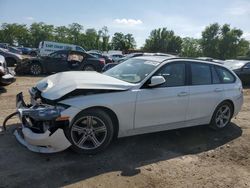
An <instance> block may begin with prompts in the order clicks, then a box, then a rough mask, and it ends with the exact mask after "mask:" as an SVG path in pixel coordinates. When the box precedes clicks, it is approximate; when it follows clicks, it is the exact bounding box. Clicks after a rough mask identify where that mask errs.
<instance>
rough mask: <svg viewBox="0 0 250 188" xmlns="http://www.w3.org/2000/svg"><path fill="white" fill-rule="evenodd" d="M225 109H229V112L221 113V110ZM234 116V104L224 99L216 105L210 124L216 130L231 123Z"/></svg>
mask: <svg viewBox="0 0 250 188" xmlns="http://www.w3.org/2000/svg"><path fill="white" fill-rule="evenodd" d="M223 109H224V111H225V110H226V109H228V112H227V113H226V112H225V113H226V114H224V115H222V114H221V113H220V112H221V111H220V110H222V111H223ZM232 116H233V106H232V104H231V103H230V102H227V101H224V102H222V103H220V104H219V105H218V106H217V107H216V109H215V111H214V113H213V116H212V119H211V121H210V124H209V126H210V128H212V129H214V130H218V129H223V128H225V127H226V126H228V125H229V124H230V122H231V119H232ZM227 117H228V118H227ZM221 119H222V120H221Z"/></svg>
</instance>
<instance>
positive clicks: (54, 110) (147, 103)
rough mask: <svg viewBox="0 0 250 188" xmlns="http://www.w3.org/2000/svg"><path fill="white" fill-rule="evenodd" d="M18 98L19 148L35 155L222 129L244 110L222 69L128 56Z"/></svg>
mask: <svg viewBox="0 0 250 188" xmlns="http://www.w3.org/2000/svg"><path fill="white" fill-rule="evenodd" d="M30 94H31V101H32V104H31V105H28V106H26V105H25V103H24V101H23V98H22V94H21V93H20V94H18V95H17V109H18V111H19V114H20V119H21V121H22V127H21V128H20V129H18V130H16V131H15V135H16V137H17V139H18V140H19V142H21V143H22V144H23V145H25V146H26V147H27V148H28V149H30V150H32V151H35V152H42V153H52V152H58V151H62V150H65V149H66V148H68V147H71V148H73V149H74V150H75V151H77V152H81V153H86V154H93V153H97V152H99V151H102V150H103V149H105V148H106V147H107V146H108V145H109V144H110V143H111V141H112V139H113V138H115V137H124V136H131V135H137V134H144V133H150V132H157V131H163V130H169V129H177V128H183V127H190V126H196V125H209V126H210V127H212V128H214V129H222V128H224V127H226V126H227V125H228V124H229V123H230V120H231V118H232V117H234V116H236V115H237V114H238V112H239V111H240V109H241V106H242V104H243V91H242V84H241V81H240V80H239V78H238V77H237V76H236V75H235V73H233V72H232V71H230V70H229V69H227V68H225V67H224V66H223V65H220V64H217V63H212V62H206V61H202V60H195V59H194V60H192V59H183V58H173V57H166V56H142V57H136V58H131V59H129V60H127V61H125V62H123V63H121V64H119V65H117V66H116V67H114V68H112V69H110V70H108V71H107V72H105V73H103V74H100V73H96V72H63V73H58V74H54V75H51V76H49V77H47V78H44V79H43V80H41V81H40V82H38V83H37V85H36V86H35V87H33V88H31V90H30Z"/></svg>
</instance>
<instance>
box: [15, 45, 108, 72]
mask: <svg viewBox="0 0 250 188" xmlns="http://www.w3.org/2000/svg"><path fill="white" fill-rule="evenodd" d="M104 65H105V60H104V59H102V58H96V57H94V56H92V55H91V54H88V53H86V52H80V51H72V50H59V51H56V52H53V53H51V54H49V56H46V57H37V58H31V59H28V60H26V61H23V62H22V63H19V64H18V65H17V67H16V69H15V71H16V73H17V74H23V73H28V74H32V75H40V74H43V73H48V74H50V73H55V72H63V71H70V70H85V71H97V72H101V71H102V68H103V67H104Z"/></svg>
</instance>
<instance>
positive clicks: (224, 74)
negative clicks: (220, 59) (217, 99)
mask: <svg viewBox="0 0 250 188" xmlns="http://www.w3.org/2000/svg"><path fill="white" fill-rule="evenodd" d="M216 71H217V72H218V75H219V77H220V79H221V81H222V83H233V82H235V76H234V75H233V74H232V73H231V72H230V71H228V70H227V69H225V68H223V67H218V66H216Z"/></svg>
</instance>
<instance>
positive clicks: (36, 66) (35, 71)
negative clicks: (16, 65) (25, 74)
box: [29, 62, 43, 76]
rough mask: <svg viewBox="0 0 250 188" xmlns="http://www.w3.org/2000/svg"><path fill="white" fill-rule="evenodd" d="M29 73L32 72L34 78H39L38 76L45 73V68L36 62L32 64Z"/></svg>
mask: <svg viewBox="0 0 250 188" xmlns="http://www.w3.org/2000/svg"><path fill="white" fill-rule="evenodd" d="M29 72H30V74H32V75H34V76H38V75H40V74H42V73H43V68H42V66H41V64H40V63H36V62H34V63H31V64H30V66H29Z"/></svg>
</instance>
